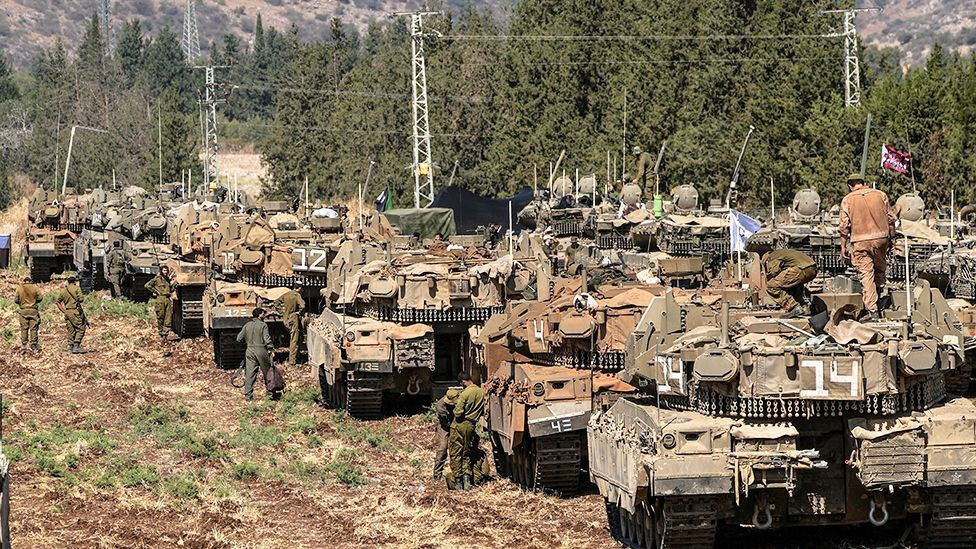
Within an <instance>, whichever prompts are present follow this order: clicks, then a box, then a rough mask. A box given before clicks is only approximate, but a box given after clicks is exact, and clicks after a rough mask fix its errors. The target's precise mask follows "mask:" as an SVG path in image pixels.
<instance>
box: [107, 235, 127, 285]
mask: <svg viewBox="0 0 976 549" xmlns="http://www.w3.org/2000/svg"><path fill="white" fill-rule="evenodd" d="M106 259H107V260H106V263H107V268H106V271H107V272H108V281H109V282H111V283H112V296H113V297H121V296H122V273H123V272H125V251H124V250H123V249H122V241H121V240H113V241H112V249H111V250H109V251H108V257H107V258H106Z"/></svg>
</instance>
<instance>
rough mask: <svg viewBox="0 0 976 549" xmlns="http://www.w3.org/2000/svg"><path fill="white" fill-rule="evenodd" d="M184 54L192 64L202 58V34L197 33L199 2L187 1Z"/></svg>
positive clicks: (184, 15)
mask: <svg viewBox="0 0 976 549" xmlns="http://www.w3.org/2000/svg"><path fill="white" fill-rule="evenodd" d="M183 54H184V55H186V59H187V61H190V62H191V63H192V62H193V61H195V60H196V59H199V58H200V34H199V33H198V32H197V2H196V0H186V11H185V12H183Z"/></svg>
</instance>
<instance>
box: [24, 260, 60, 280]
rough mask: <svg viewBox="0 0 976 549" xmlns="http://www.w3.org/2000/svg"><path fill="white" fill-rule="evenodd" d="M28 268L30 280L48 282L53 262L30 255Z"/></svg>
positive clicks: (52, 269)
mask: <svg viewBox="0 0 976 549" xmlns="http://www.w3.org/2000/svg"><path fill="white" fill-rule="evenodd" d="M28 267H29V268H30V277H31V282H50V281H51V274H52V273H53V271H54V264H53V262H51V261H48V260H45V259H41V258H37V257H32V258H30V261H28Z"/></svg>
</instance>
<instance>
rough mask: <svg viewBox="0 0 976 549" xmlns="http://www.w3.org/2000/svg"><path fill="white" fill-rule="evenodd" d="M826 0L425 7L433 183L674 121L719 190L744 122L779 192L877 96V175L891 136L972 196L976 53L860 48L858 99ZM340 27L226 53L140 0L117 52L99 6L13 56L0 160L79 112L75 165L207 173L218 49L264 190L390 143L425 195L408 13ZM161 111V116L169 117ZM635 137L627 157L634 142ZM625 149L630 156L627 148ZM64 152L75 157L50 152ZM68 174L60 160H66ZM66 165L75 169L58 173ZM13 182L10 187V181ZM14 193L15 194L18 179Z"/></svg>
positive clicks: (578, 157) (22, 154)
mask: <svg viewBox="0 0 976 549" xmlns="http://www.w3.org/2000/svg"><path fill="white" fill-rule="evenodd" d="M832 4H833V3H832V2H828V1H817V2H805V3H803V4H802V5H801V6H800V7H798V6H797V3H796V2H788V1H786V0H754V1H751V2H739V1H735V0H683V1H679V0H653V1H650V2H648V1H646V0H596V1H592V0H589V1H583V0H568V1H567V0H521V1H520V2H518V3H517V4H516V6H515V9H514V12H513V13H512V14H511V19H510V20H509V21H507V22H506V23H505V24H504V26H503V25H502V24H501V23H500V22H499V20H498V19H496V18H494V17H493V16H492V14H491V13H489V12H484V11H479V10H478V9H475V8H472V7H470V4H469V7H468V8H466V9H463V10H460V11H456V12H449V13H448V14H446V15H445V16H441V17H434V18H430V19H429V20H427V24H426V28H427V31H428V32H429V36H428V37H427V39H426V46H427V67H428V80H429V89H430V108H431V131H432V134H433V147H432V148H433V153H434V158H435V162H436V163H437V164H438V165H439V166H440V171H439V172H438V174H437V178H438V181H437V182H438V185H443V184H446V182H447V181H448V179H449V177H450V174H451V173H452V172H453V171H454V169H453V168H454V166H455V165H456V166H457V169H456V175H455V177H454V182H455V184H458V185H461V186H464V187H467V188H470V189H472V190H475V191H477V192H479V193H483V194H489V195H504V194H507V193H511V192H513V191H515V190H516V189H517V188H519V187H521V186H524V185H531V184H532V182H533V178H534V174H535V173H536V172H537V173H538V177H539V180H540V181H544V180H545V178H546V177H547V176H548V169H549V168H548V167H549V164H550V162H553V161H555V159H556V158H557V157H558V155H559V153H560V151H561V150H565V151H566V160H565V161H564V163H563V166H564V167H565V168H566V169H567V171H568V173H574V172H575V170H576V169H579V170H580V173H584V174H589V173H595V174H597V176H598V178H599V179H600V180H602V179H604V178H605V177H606V171H607V158H608V152H609V154H610V156H611V163H613V164H616V165H617V173H619V172H621V171H622V170H621V165H620V163H621V162H622V161H626V162H627V164H628V167H629V168H632V166H629V165H630V164H631V163H632V162H633V159H632V157H630V155H629V150H630V148H631V146H634V145H639V146H641V147H643V148H644V149H647V150H654V151H656V150H657V149H658V147H659V146H660V145H661V143H662V142H663V141H665V140H666V141H667V151H666V153H665V156H664V162H663V164H662V169H661V179H662V182H663V184H664V185H665V186H673V185H678V184H683V183H692V184H694V185H696V186H698V188H699V189H700V190H701V191H702V192H703V193H704V194H705V195H706V196H724V193H725V190H726V188H727V185H728V182H729V180H730V178H731V175H732V171H733V168H734V165H735V161H736V158H737V156H738V154H739V148H740V146H741V142H742V140H743V138H744V137H745V134H746V132H747V130H748V127H749V126H750V125H753V126H755V128H756V133H755V134H754V139H753V141H752V143H751V145H750V148H749V150H748V151H747V153H746V155H745V159H744V165H743V172H742V175H741V182H742V185H741V188H742V193H741V194H740V196H742V197H744V198H745V199H746V200H748V201H751V202H753V203H764V202H765V201H766V200H767V197H768V189H769V185H770V181H772V182H773V184H774V185H775V186H776V189H777V192H778V194H779V195H780V197H779V198H778V199H780V200H785V199H788V198H789V197H791V196H792V194H793V192H794V191H795V190H797V189H800V188H804V187H814V188H817V189H818V190H819V191H820V192H821V193H822V194H824V195H825V197H826V198H827V199H828V200H835V199H837V198H838V197H839V196H840V194H841V193H842V191H843V190H844V186H843V181H844V177H845V175H846V174H848V173H849V172H851V171H854V170H856V169H857V168H858V166H859V163H860V152H861V146H862V138H863V131H864V124H865V120H866V117H867V114H868V113H869V112H870V113H871V114H872V115H873V119H874V122H873V131H872V147H871V159H870V166H869V175H870V176H872V177H875V178H878V179H879V184H880V185H881V186H882V188H884V189H886V190H888V191H889V192H890V193H892V194H895V195H897V194H898V193H900V192H902V191H904V190H907V189H910V188H911V187H912V178H911V177H909V176H905V175H899V174H891V173H882V171H881V170H880V167H879V164H880V161H879V152H880V148H881V144H882V143H888V144H889V145H892V146H893V147H895V148H896V149H899V150H902V151H906V152H908V151H910V152H911V154H912V156H913V158H914V181H915V182H916V184H917V187H918V190H919V191H920V192H921V193H922V194H923V196H925V197H926V198H927V199H928V200H930V201H932V202H933V203H944V202H947V201H948V196H947V195H948V192H949V189H951V188H955V189H957V192H958V196H957V200H958V201H960V202H961V201H972V200H973V199H976V195H974V194H976V189H974V187H973V186H972V185H967V184H966V183H967V182H968V181H971V180H972V179H973V177H974V175H976V159H974V157H973V155H972V154H971V151H972V150H973V148H974V147H973V145H974V143H973V141H974V136H976V132H974V130H976V62H974V59H973V58H972V57H968V56H967V57H962V56H960V55H957V54H954V53H952V52H948V51H945V50H943V49H942V48H940V47H938V46H936V47H934V48H933V51H932V53H931V55H930V57H929V59H928V61H927V63H926V64H925V65H924V66H922V67H918V68H913V69H911V70H909V71H907V72H905V71H904V70H903V69H902V68H901V67H900V65H899V56H898V52H897V50H894V49H886V50H878V49H875V48H864V49H862V51H861V67H862V83H863V87H864V97H863V101H862V105H861V106H860V107H858V108H845V107H844V101H843V76H842V69H843V64H842V55H843V42H842V40H841V39H839V38H832V37H826V36H825V35H827V34H830V33H831V32H833V31H834V30H835V29H836V28H837V26H838V25H839V20H838V19H834V18H833V17H835V16H828V15H822V14H820V13H819V10H820V9H822V8H824V7H828V6H830V5H832ZM329 25H330V29H329V32H328V34H327V38H326V39H325V40H322V41H316V42H307V41H303V40H301V39H300V38H299V37H300V36H301V35H302V34H303V33H300V32H299V29H298V28H296V27H292V28H290V29H281V30H279V29H275V28H272V27H270V26H265V25H264V24H263V23H262V21H261V19H260V16H258V17H257V18H256V21H255V25H254V32H253V35H251V36H238V35H235V34H227V35H225V36H223V37H221V38H220V39H219V40H215V41H214V42H213V43H212V44H210V45H209V46H210V47H209V52H210V58H209V59H200V60H187V59H185V58H184V57H183V53H182V50H181V48H180V44H179V38H178V37H177V36H176V35H175V34H174V33H173V32H171V31H170V30H169V29H162V30H160V31H158V32H156V33H154V35H152V36H149V35H148V34H147V33H145V32H144V31H143V30H142V28H141V26H140V23H139V21H137V20H133V21H129V22H127V23H126V24H125V25H124V27H123V28H122V29H121V30H120V31H119V32H118V35H117V37H116V40H115V46H114V49H112V51H107V49H108V48H106V46H105V45H104V40H103V39H102V37H101V36H100V34H99V25H98V21H97V19H96V18H94V17H93V18H92V19H91V21H90V22H89V25H88V29H87V31H86V33H85V35H84V37H83V39H82V40H81V42H80V43H79V44H77V45H68V44H61V43H59V44H57V45H55V46H54V47H53V48H51V49H49V50H47V51H45V52H44V53H43V54H42V55H40V56H39V57H38V58H37V59H36V61H35V62H34V64H33V67H32V70H31V71H30V73H29V74H14V73H13V72H12V71H11V70H10V65H9V64H8V63H3V64H0V120H2V121H3V127H2V130H0V131H2V134H0V138H2V143H0V146H2V147H3V149H2V153H3V154H2V160H0V170H4V171H5V173H11V172H13V171H19V172H23V173H26V174H28V175H29V176H30V177H31V178H32V179H34V180H35V181H37V182H43V181H50V180H52V179H53V178H54V177H55V176H56V175H58V170H59V169H62V170H63V163H64V156H65V154H66V149H67V143H68V137H69V135H68V134H69V132H70V128H71V126H73V125H84V126H91V127H96V128H100V129H105V130H108V133H94V132H84V131H79V133H78V135H77V136H76V143H75V150H74V153H73V156H72V168H71V173H70V175H69V183H71V184H77V185H80V186H84V187H93V186H98V185H102V184H105V183H106V182H109V181H111V178H112V174H113V170H114V173H115V177H116V178H117V180H118V181H120V182H122V183H126V184H139V185H145V186H151V185H153V184H155V183H157V182H158V180H159V178H160V174H159V166H158V159H157V151H158V150H160V143H159V138H158V135H159V134H160V133H161V134H162V141H163V143H162V144H161V145H162V147H161V149H162V155H163V174H162V178H163V180H164V181H173V180H176V181H179V180H180V177H181V173H182V171H183V170H184V169H187V168H192V169H193V171H194V172H195V173H200V172H199V169H200V167H201V166H200V161H199V159H198V152H199V146H200V140H201V139H200V135H201V134H200V124H199V121H200V110H199V109H200V106H199V98H200V93H201V88H202V86H203V79H204V74H203V71H202V70H198V69H195V68H194V66H196V65H203V64H214V65H220V66H225V67H226V68H222V69H218V71H217V79H218V82H219V86H218V88H219V90H218V93H219V95H220V96H221V98H222V99H223V100H224V101H225V102H224V103H221V105H220V106H219V110H220V132H221V138H222V140H223V142H224V143H229V144H236V145H240V144H253V145H254V146H256V148H257V150H258V151H259V152H260V153H261V154H262V155H263V158H264V161H265V162H266V164H267V166H268V168H269V173H270V174H271V177H270V178H269V180H268V181H266V183H265V192H266V193H267V194H269V195H275V196H293V195H294V194H296V192H297V190H298V189H299V187H300V186H301V182H302V181H303V180H304V178H305V177H306V176H307V177H308V178H309V180H310V183H311V187H312V193H313V194H314V195H315V196H317V197H321V198H323V199H326V200H328V199H339V198H345V197H348V196H352V195H353V194H355V189H356V187H357V184H358V183H359V182H361V181H363V180H365V178H366V172H367V167H368V165H369V163H370V161H374V162H375V163H376V164H375V167H374V168H373V171H372V181H373V182H372V183H371V187H372V188H374V189H378V188H379V187H380V186H384V185H386V184H390V185H393V186H394V188H395V189H396V190H397V192H396V197H397V202H398V203H401V204H409V203H411V202H412V197H413V192H412V179H410V178H409V171H408V168H407V166H408V164H409V163H410V161H411V139H410V128H411V120H410V116H411V115H410V112H411V111H410V95H409V92H410V34H409V29H408V26H407V22H406V21H405V20H403V19H401V20H389V21H384V22H383V24H379V23H375V24H373V25H371V26H369V28H367V29H366V30H365V31H364V32H362V33H359V32H356V31H355V30H354V29H353V28H352V27H349V26H346V25H344V24H343V23H342V21H340V20H338V19H333V20H332V21H331V22H329ZM160 130H161V132H160ZM625 151H626V153H627V154H626V156H624V152H625ZM622 157H623V158H622ZM56 161H59V163H60V166H61V167H60V168H59V167H56ZM62 175H63V174H62ZM58 177H60V175H58ZM5 192H7V193H8V194H9V189H8V190H7V191H5ZM2 196H3V195H0V198H2Z"/></svg>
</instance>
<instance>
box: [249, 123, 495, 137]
mask: <svg viewBox="0 0 976 549" xmlns="http://www.w3.org/2000/svg"><path fill="white" fill-rule="evenodd" d="M240 124H241V125H242V126H245V127H255V128H280V129H286V130H310V131H322V132H331V133H356V134H370V133H375V134H381V135H399V136H403V137H409V136H412V135H413V132H412V131H407V130H380V129H373V130H361V129H356V128H336V127H330V126H296V125H292V124H270V123H263V122H241V123H240ZM430 135H431V137H468V138H475V137H486V135H484V134H475V133H431V134H430Z"/></svg>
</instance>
